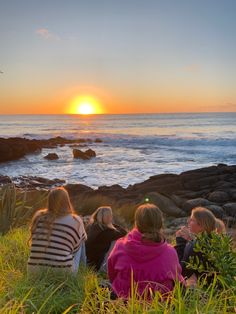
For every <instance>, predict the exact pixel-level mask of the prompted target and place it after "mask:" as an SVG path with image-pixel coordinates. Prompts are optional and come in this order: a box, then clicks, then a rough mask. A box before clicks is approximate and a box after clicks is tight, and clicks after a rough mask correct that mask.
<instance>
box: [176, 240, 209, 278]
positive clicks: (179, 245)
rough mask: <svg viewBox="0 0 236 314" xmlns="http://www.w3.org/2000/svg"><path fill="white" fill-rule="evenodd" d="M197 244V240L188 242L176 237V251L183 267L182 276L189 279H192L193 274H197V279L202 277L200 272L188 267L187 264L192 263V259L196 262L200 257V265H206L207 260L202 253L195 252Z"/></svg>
mask: <svg viewBox="0 0 236 314" xmlns="http://www.w3.org/2000/svg"><path fill="white" fill-rule="evenodd" d="M195 243H196V240H192V241H187V240H185V239H184V238H182V237H176V246H175V249H176V251H177V254H178V257H179V262H180V264H181V266H182V275H183V276H184V277H187V278H189V277H191V276H192V275H193V274H195V275H196V276H197V278H198V277H200V276H201V275H202V273H200V272H198V271H197V270H194V269H189V268H187V267H186V266H187V263H189V262H190V257H192V258H193V260H196V257H198V259H199V261H200V263H202V264H203V265H204V264H205V263H206V260H205V258H204V257H203V255H202V254H201V252H195V251H194V246H195Z"/></svg>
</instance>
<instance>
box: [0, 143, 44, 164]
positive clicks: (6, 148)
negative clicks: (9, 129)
mask: <svg viewBox="0 0 236 314" xmlns="http://www.w3.org/2000/svg"><path fill="white" fill-rule="evenodd" d="M40 151H41V146H40V145H39V144H38V143H37V142H35V140H27V139H22V138H17V137H15V138H9V139H4V138H0V162H6V161H10V160H16V159H19V158H22V157H24V156H25V155H26V154H31V153H36V152H40Z"/></svg>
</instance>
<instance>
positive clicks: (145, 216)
mask: <svg viewBox="0 0 236 314" xmlns="http://www.w3.org/2000/svg"><path fill="white" fill-rule="evenodd" d="M135 225H136V227H137V229H138V230H139V232H141V233H142V238H143V240H150V241H153V242H161V241H162V240H163V235H162V231H161V230H162V228H163V217H162V212H161V211H160V209H159V208H158V207H157V206H156V205H154V204H149V203H147V204H144V205H141V206H139V207H138V209H137V210H136V213H135Z"/></svg>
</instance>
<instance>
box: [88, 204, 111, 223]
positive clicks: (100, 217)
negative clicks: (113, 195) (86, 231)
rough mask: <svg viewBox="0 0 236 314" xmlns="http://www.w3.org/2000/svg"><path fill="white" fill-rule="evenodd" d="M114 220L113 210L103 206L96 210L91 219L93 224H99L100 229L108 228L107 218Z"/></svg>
mask: <svg viewBox="0 0 236 314" xmlns="http://www.w3.org/2000/svg"><path fill="white" fill-rule="evenodd" d="M108 217H109V218H110V220H112V209H111V207H110V206H101V207H98V208H97V209H96V211H95V212H94V213H93V215H92V217H91V221H90V222H91V223H97V224H98V225H99V226H100V227H102V228H103V227H106V225H107V220H108V219H107V218H108Z"/></svg>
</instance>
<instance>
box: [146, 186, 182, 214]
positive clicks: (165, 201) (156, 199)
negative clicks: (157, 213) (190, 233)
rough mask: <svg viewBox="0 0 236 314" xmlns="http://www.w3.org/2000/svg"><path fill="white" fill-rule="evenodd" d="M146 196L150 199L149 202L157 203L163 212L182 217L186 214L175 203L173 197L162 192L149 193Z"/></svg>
mask: <svg viewBox="0 0 236 314" xmlns="http://www.w3.org/2000/svg"><path fill="white" fill-rule="evenodd" d="M146 198H147V199H148V202H149V203H153V204H155V205H157V206H158V207H159V208H160V210H161V211H162V212H163V213H165V214H167V215H169V216H173V217H182V216H184V214H185V213H184V212H183V211H182V210H181V209H180V208H179V207H177V206H176V205H175V203H174V202H173V201H172V200H171V199H169V198H168V197H166V196H164V195H162V194H160V193H157V192H151V193H148V194H147V195H146Z"/></svg>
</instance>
